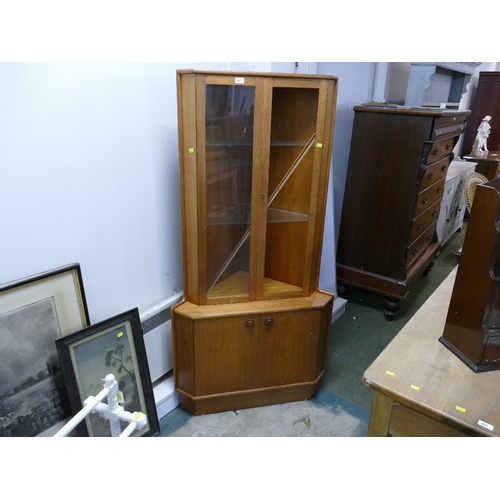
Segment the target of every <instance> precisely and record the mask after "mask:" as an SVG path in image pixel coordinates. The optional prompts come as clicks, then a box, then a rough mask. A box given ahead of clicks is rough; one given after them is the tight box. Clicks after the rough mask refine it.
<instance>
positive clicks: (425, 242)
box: [406, 222, 437, 269]
mask: <svg viewBox="0 0 500 500" xmlns="http://www.w3.org/2000/svg"><path fill="white" fill-rule="evenodd" d="M436 224H437V222H434V224H432V225H431V226H430V227H428V228H427V230H426V231H425V232H424V234H422V235H421V236H420V237H419V238H417V239H416V240H415V241H414V242H413V243H412V244H411V245H410V246H409V247H408V251H407V253H406V269H408V268H409V267H410V266H411V265H412V264H413V263H414V262H415V260H417V259H418V257H419V256H420V255H421V254H422V253H423V251H424V250H425V249H426V248H427V247H428V246H429V244H430V243H431V241H432V239H433V237H434V233H435V231H436Z"/></svg>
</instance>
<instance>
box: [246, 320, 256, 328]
mask: <svg viewBox="0 0 500 500" xmlns="http://www.w3.org/2000/svg"><path fill="white" fill-rule="evenodd" d="M245 324H246V325H247V326H248V328H252V327H253V326H254V325H255V321H254V320H253V319H252V318H250V319H247V322H246V323H245Z"/></svg>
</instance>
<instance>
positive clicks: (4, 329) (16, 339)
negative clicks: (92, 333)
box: [0, 263, 90, 437]
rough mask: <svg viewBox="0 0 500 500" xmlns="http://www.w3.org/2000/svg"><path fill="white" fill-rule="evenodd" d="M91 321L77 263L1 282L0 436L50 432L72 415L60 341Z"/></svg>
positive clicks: (49, 434)
mask: <svg viewBox="0 0 500 500" xmlns="http://www.w3.org/2000/svg"><path fill="white" fill-rule="evenodd" d="M89 324H90V321H89V314H88V310H87V303H86V300H85V293H84V288H83V281H82V275H81V270H80V265H79V264H78V263H76V264H70V265H67V266H64V267H60V268H57V269H53V270H51V271H48V272H44V273H42V274H37V275H34V276H30V277H28V278H24V279H22V280H18V281H13V282H11V283H7V284H5V285H0V436H14V437H21V436H22V437H31V436H44V435H47V436H51V435H53V434H55V432H56V431H57V430H58V428H59V427H62V425H63V424H64V422H65V421H66V420H67V419H68V418H69V417H70V416H71V409H70V405H69V400H68V396H67V393H66V389H65V384H64V379H63V375H62V372H61V366H60V362H59V357H58V354H57V349H56V345H55V340H56V339H57V338H61V337H64V336H65V335H69V334H72V333H74V332H77V331H79V330H81V329H82V328H85V327H87V326H89Z"/></svg>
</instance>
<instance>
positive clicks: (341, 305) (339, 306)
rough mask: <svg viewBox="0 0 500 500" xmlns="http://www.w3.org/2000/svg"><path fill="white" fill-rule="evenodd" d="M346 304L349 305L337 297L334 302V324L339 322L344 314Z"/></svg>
mask: <svg viewBox="0 0 500 500" xmlns="http://www.w3.org/2000/svg"><path fill="white" fill-rule="evenodd" d="M346 304H347V300H346V299H341V298H340V297H338V296H336V297H335V299H334V300H333V312H332V323H334V322H335V321H337V320H338V319H339V318H340V316H342V314H344V312H345V307H346Z"/></svg>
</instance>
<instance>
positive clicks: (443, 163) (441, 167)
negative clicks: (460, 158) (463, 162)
mask: <svg viewBox="0 0 500 500" xmlns="http://www.w3.org/2000/svg"><path fill="white" fill-rule="evenodd" d="M449 164H450V157H449V156H447V157H446V158H443V159H442V160H439V161H437V162H436V163H432V164H431V165H429V166H428V167H427V168H426V169H425V171H424V175H423V176H422V179H421V181H420V191H423V190H424V189H426V188H428V187H429V186H431V185H432V184H434V183H435V182H437V181H439V180H440V179H442V178H443V177H445V176H446V170H447V169H448V165H449Z"/></svg>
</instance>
